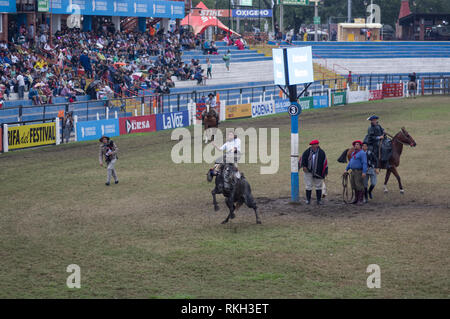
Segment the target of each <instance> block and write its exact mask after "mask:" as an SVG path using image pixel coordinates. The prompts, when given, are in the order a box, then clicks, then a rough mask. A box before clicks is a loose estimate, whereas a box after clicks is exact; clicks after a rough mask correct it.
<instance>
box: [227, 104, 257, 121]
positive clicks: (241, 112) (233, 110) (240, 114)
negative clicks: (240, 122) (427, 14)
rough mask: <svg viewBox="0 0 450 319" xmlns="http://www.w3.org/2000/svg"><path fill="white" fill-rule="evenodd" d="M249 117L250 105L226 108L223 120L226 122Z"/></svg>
mask: <svg viewBox="0 0 450 319" xmlns="http://www.w3.org/2000/svg"><path fill="white" fill-rule="evenodd" d="M251 116H252V105H251V104H250V103H247V104H237V105H227V106H226V109H225V119H227V120H230V119H239V118H245V117H251Z"/></svg>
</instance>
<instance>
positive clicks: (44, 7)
mask: <svg viewBox="0 0 450 319" xmlns="http://www.w3.org/2000/svg"><path fill="white" fill-rule="evenodd" d="M48 2H49V0H38V12H48V11H49V4H48Z"/></svg>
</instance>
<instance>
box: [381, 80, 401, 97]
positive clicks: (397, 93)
mask: <svg viewBox="0 0 450 319" xmlns="http://www.w3.org/2000/svg"><path fill="white" fill-rule="evenodd" d="M402 96H403V84H402V83H383V98H385V97H402Z"/></svg>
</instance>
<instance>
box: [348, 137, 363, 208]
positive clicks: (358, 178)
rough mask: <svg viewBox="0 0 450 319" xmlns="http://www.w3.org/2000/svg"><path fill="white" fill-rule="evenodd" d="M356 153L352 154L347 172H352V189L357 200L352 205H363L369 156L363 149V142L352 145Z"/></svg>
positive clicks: (357, 141) (358, 141)
mask: <svg viewBox="0 0 450 319" xmlns="http://www.w3.org/2000/svg"><path fill="white" fill-rule="evenodd" d="M352 145H353V147H354V148H355V151H354V152H353V153H352V157H351V158H350V162H349V163H348V165H347V167H346V169H345V172H346V173H348V171H349V170H351V174H350V182H351V184H352V189H353V190H354V191H355V200H354V201H353V202H352V204H357V205H363V204H364V202H363V197H364V179H365V178H366V174H367V155H366V153H365V152H364V151H363V150H362V149H361V145H362V142H361V141H360V140H356V141H354V142H353V143H352Z"/></svg>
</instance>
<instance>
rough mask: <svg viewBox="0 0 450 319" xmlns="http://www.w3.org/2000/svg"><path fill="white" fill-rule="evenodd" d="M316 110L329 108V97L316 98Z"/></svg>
mask: <svg viewBox="0 0 450 319" xmlns="http://www.w3.org/2000/svg"><path fill="white" fill-rule="evenodd" d="M313 98H314V108H315V109H320V108H322V107H328V95H321V96H314V97H313Z"/></svg>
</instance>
